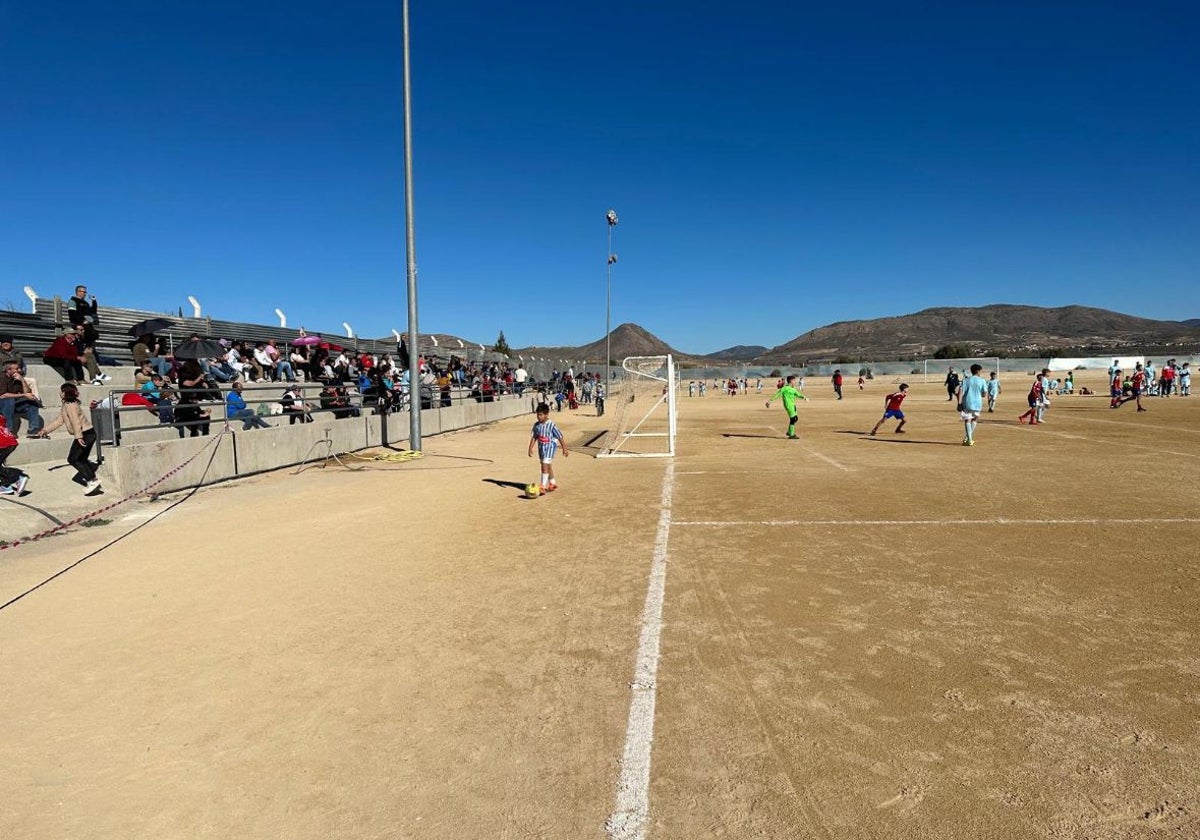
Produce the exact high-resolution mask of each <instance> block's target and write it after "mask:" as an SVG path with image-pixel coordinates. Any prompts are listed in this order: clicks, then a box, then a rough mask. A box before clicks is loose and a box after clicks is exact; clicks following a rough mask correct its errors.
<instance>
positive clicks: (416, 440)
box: [402, 0, 421, 452]
mask: <svg viewBox="0 0 1200 840" xmlns="http://www.w3.org/2000/svg"><path fill="white" fill-rule="evenodd" d="M402 9H403V16H404V246H405V251H406V252H407V254H408V448H409V449H411V450H412V451H414V452H420V451H421V397H420V395H421V370H420V365H419V364H418V363H417V360H418V359H420V357H421V354H420V352H419V351H418V349H417V346H418V345H417V243H416V233H415V228H414V225H413V174H412V77H411V73H410V70H409V61H408V0H403V4H402Z"/></svg>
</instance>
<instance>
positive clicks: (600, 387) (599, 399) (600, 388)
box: [595, 382, 704, 417]
mask: <svg viewBox="0 0 1200 840" xmlns="http://www.w3.org/2000/svg"><path fill="white" fill-rule="evenodd" d="M605 393H606V392H605V390H604V383H603V382H597V383H596V392H595V394H596V416H597V417H603V416H604V395H605ZM700 396H704V383H703V382H701V383H700Z"/></svg>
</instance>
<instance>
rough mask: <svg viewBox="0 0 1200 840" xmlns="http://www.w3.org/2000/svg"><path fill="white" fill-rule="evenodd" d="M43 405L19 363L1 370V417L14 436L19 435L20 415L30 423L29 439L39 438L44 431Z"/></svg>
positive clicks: (9, 362) (5, 364)
mask: <svg viewBox="0 0 1200 840" xmlns="http://www.w3.org/2000/svg"><path fill="white" fill-rule="evenodd" d="M41 405H42V403H41V400H39V399H38V398H37V397H36V396H34V394H33V389H32V388H31V387H30V386H29V383H28V382H27V381H26V380H25V377H23V376H22V375H21V370H20V368H19V367H18V366H17V363H16V362H14V361H8V362H5V363H4V368H3V370H0V416H2V417H3V418H4V422H5V424H6V425H7V426H8V428H9V430H10V431H11V432H12V433H13V434H14V435H15V434H16V433H17V416H18V415H20V416H21V417H24V418H25V419H26V420H27V421H28V422H29V431H28V435H29V437H31V438H32V437H38V433H39V432H41V430H42V415H41V413H40V412H39V411H38V409H39V408H41Z"/></svg>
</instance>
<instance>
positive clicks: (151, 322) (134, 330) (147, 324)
mask: <svg viewBox="0 0 1200 840" xmlns="http://www.w3.org/2000/svg"><path fill="white" fill-rule="evenodd" d="M173 326H175V322H174V321H172V320H170V319H169V318H147V319H146V320H145V321H138V322H137V323H136V324H134V325H133V326H132V327H130V328H129V334H130V335H132V336H139V335H147V334H149V333H156V332H158V331H159V330H165V329H169V328H171V327H173Z"/></svg>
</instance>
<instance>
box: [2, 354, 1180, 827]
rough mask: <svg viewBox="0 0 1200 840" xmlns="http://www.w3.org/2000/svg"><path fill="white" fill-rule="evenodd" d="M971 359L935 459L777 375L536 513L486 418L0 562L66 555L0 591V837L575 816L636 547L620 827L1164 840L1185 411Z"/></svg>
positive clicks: (693, 411) (519, 454) (921, 391)
mask: <svg viewBox="0 0 1200 840" xmlns="http://www.w3.org/2000/svg"><path fill="white" fill-rule="evenodd" d="M1005 384H1006V386H1007V388H1006V392H1005V393H1004V394H1003V396H1002V399H1001V404H1000V409H999V413H997V414H995V415H987V416H985V422H983V423H981V425H980V427H979V431H978V441H979V442H978V445H977V446H975V447H972V448H966V447H962V446H960V445H959V444H960V440H961V436H962V435H961V426H960V425H959V423H958V421H957V415H956V414H955V413H954V412H953V411H951V410H950V408H949V405H948V403H947V402H946V401H945V396H944V392H943V391H941V389H940V387H939V386H936V385H928V386H924V385H919V384H918V385H915V386H914V388H913V395H912V396H911V397H910V398H909V400H908V402H907V403H906V404H905V409H906V411H907V412H908V414H909V416H910V423H909V426H908V431H909V433H908V434H907V435H902V436H897V435H893V434H892V433H891V428H892V426H893V425H894V424H893V423H889V425H888V426H887V427H886V431H884V432H881V433H880V436H879V437H877V438H875V439H870V438H867V437H865V435H864V432H866V431H867V430H869V428H870V427H871V425H873V423H874V421H875V419H877V417H878V415H879V414H880V413H881V409H882V395H883V394H884V393H885V392H886V391H887V390H889V389H890V388H891V387H893V383H891V382H884V381H873V382H871V383H869V385H868V389H867V390H866V391H864V392H859V391H858V390H857V389H856V388H854V387H853V386H851V387H850V388H848V389H847V398H846V399H845V400H843V401H841V402H837V401H835V400H833V399H832V398H831V394H830V393H829V389H828V386H827V385H826V384H825V383H824V382H816V381H810V382H809V388H808V392H809V394H810V396H812V397H813V399H812V400H810V401H809V402H807V403H802V404H801V408H800V416H801V425H800V429H801V433H802V438H801V440H799V441H797V442H788V441H785V440H783V438H782V434H783V430H784V415H783V412H782V410H781V409H780V408H779V407H778V406H773V407H772V408H770V409H768V408H765V407H764V406H763V400H764V399H765V397H766V396H767V395H768V394H769V389H767V392H766V393H764V394H763V395H762V396H761V397H760V396H757V395H754V394H751V395H748V396H741V397H735V398H729V397H722V396H718V395H715V394H712V393H711V392H710V394H709V395H708V396H707V397H705V398H704V399H699V398H695V399H688V398H687V397H686V396H684V397H682V398H681V399H680V406H681V419H680V434H681V438H680V452H679V455H678V456H677V457H676V458H674V459H671V460H670V461H669V462H668V461H666V460H649V459H638V460H623V461H611V460H596V459H594V458H592V457H590V454H589V452H588V451H587V450H585V449H579V450H576V451H575V452H574V453H573V455H572V457H570V458H567V459H562V458H561V457H560V459H559V461H558V463H557V469H558V471H559V474H560V478H561V484H562V487H561V489H560V490H559V491H558V492H557V493H555V494H553V495H550V496H548V497H545V498H542V499H537V500H526V499H524V498H522V497H521V494H520V492H519V490H518V488H517V485H523V484H524V483H526V482H528V481H530V480H533V478H534V476H535V474H536V467H535V465H534V462H533V461H532V460H531V459H528V458H527V457H526V455H525V447H526V441H527V435H528V429H529V422H528V421H524V420H513V421H507V422H505V423H501V424H497V425H495V426H492V427H488V428H485V429H482V430H475V431H468V432H462V433H457V434H453V435H447V436H444V437H438V438H430V439H428V440H427V441H426V446H425V449H426V457H425V458H423V459H421V460H419V461H413V462H408V463H382V462H376V463H372V464H369V465H367V466H369V468H368V469H364V470H357V471H355V470H350V469H345V468H343V467H341V466H339V465H337V464H332V465H330V466H329V467H328V468H325V469H320V468H310V469H306V470H304V471H303V472H301V473H299V474H295V471H294V470H292V471H281V472H280V473H276V474H273V475H268V476H260V477H257V478H253V479H249V480H246V481H241V482H237V483H230V484H225V485H221V486H218V487H215V488H210V489H206V490H203V491H201V492H200V493H197V494H195V495H194V496H192V497H191V498H188V499H186V500H185V501H183V502H182V503H181V504H179V505H178V506H176V507H174V508H171V509H170V510H165V509H164V508H165V506H164V505H163V504H158V505H155V506H150V505H146V506H133V507H131V508H130V509H128V510H125V509H122V511H121V513H120V514H119V515H118V516H117V517H116V518H115V519H114V521H113V522H112V523H111V524H109V525H106V526H103V527H98V528H87V529H79V530H76V531H72V532H71V533H69V534H67V535H65V536H59V537H54V538H52V539H48V540H44V541H41V542H37V543H33V544H29V545H24V546H20V547H18V548H17V549H14V550H12V551H8V552H0V603H3V602H8V601H10V599H12V598H14V597H15V596H17V595H20V594H21V593H24V592H28V591H29V590H30V589H31V588H32V587H34V586H36V585H38V584H39V583H42V582H44V581H46V580H47V579H48V578H50V577H51V576H52V575H54V574H55V573H56V572H59V571H60V570H63V569H66V568H67V567H69V566H72V564H76V563H77V562H78V561H80V560H81V559H84V558H86V559H84V560H83V562H81V563H78V565H74V566H73V568H70V570H69V571H66V572H65V573H64V574H62V575H60V576H59V577H57V578H55V579H54V580H52V581H50V582H49V583H46V584H45V585H44V586H42V587H41V588H39V589H36V590H35V591H32V592H30V594H28V595H26V596H25V597H23V598H21V599H20V600H18V601H16V602H14V603H12V604H11V605H10V606H8V607H5V608H4V609H2V610H0V662H2V664H3V668H4V674H5V680H4V691H3V692H2V694H0V715H2V717H3V719H4V721H5V722H6V724H7V727H8V730H9V732H8V736H7V737H6V738H5V739H3V742H0V743H2V745H0V790H3V791H4V796H3V798H2V800H0V837H5V838H62V837H72V838H112V837H122V838H200V837H221V838H228V837H238V838H278V837H287V838H329V837H346V838H377V837H378V838H438V840H443V839H444V840H450V839H451V838H455V839H456V840H457V839H458V838H535V837H536V838H579V837H597V838H602V837H604V836H605V823H606V820H608V819H609V817H610V815H611V814H612V812H613V810H614V803H615V795H616V788H617V781H618V776H619V774H620V772H621V757H622V754H623V750H624V749H625V747H626V727H627V720H628V717H629V713H630V700H631V696H633V694H634V693H636V692H637V691H638V689H637V688H634V689H631V687H630V683H631V681H632V680H633V678H634V664H635V660H636V659H637V657H638V656H639V651H640V650H642V647H643V643H642V642H641V641H640V638H641V634H642V631H643V628H642V611H643V604H644V602H645V600H646V595H647V581H648V575H649V574H650V572H651V569H652V564H653V558H654V556H655V541H656V538H658V539H660V542H662V548H663V550H664V551H665V554H664V558H665V561H666V565H665V569H666V572H665V574H666V578H665V581H666V586H665V598H664V601H663V606H662V617H663V626H662V629H661V637H660V643H661V659H660V660H659V662H658V669H657V683H656V686H655V687H654V696H655V698H656V701H657V708H656V710H655V713H654V716H653V725H654V730H653V757H652V765H651V773H650V779H649V786H648V789H647V791H646V796H647V799H646V801H647V802H648V814H647V819H646V821H645V823H644V824H643V825H642V826H641V829H640V830H639V832H638V833H636V834H633V835H630V836H645V837H650V838H656V839H657V838H664V839H665V838H697V837H735V838H741V837H769V838H782V837H787V838H792V837H795V838H810V837H811V838H908V837H937V838H946V837H971V838H1024V837H1030V838H1127V837H1189V838H1191V837H1197V836H1200V799H1198V798H1197V793H1196V792H1197V791H1198V790H1200V726H1198V724H1200V654H1197V632H1196V627H1197V619H1198V618H1200V614H1198V613H1200V599H1198V597H1197V594H1196V587H1195V580H1196V577H1197V566H1198V565H1200V561H1198V559H1197V558H1198V556H1200V551H1198V543H1200V513H1198V512H1197V510H1196V499H1197V489H1198V487H1200V482H1198V480H1197V467H1198V466H1200V464H1198V459H1200V422H1197V421H1198V420H1200V400H1197V401H1195V402H1193V401H1191V400H1186V399H1178V398H1172V399H1169V400H1159V399H1149V400H1147V405H1148V407H1149V408H1150V411H1149V412H1148V413H1146V414H1141V415H1137V414H1134V413H1133V410H1132V408H1133V407H1132V406H1131V405H1130V406H1125V407H1124V408H1123V409H1121V410H1120V411H1110V410H1109V409H1108V408H1107V398H1106V397H1097V398H1081V397H1062V398H1060V399H1058V400H1056V401H1055V403H1054V406H1053V408H1052V410H1051V413H1050V417H1049V419H1050V422H1049V423H1047V424H1046V425H1045V426H1041V427H1038V428H1036V429H1031V428H1028V427H1025V426H1020V425H1018V424H1017V423H1016V422H1015V419H1014V418H1015V416H1016V414H1017V413H1018V412H1019V411H1020V410H1022V409H1023V401H1024V400H1023V396H1024V391H1025V390H1026V389H1027V386H1028V379H1027V378H1021V377H1017V376H1013V375H1009V376H1006V377H1005ZM1089 384H1094V383H1089ZM684 393H685V394H686V390H685V391H684ZM555 419H559V420H560V422H561V425H562V426H563V427H564V429H565V431H566V433H567V436H568V440H569V441H572V442H574V443H576V444H579V443H582V442H583V441H586V440H589V439H591V438H592V437H594V435H595V434H596V433H598V432H599V431H602V430H603V429H604V428H605V423H604V421H602V420H598V419H597V418H595V417H593V416H591V412H590V410H589V409H588V408H587V407H584V408H583V409H582V410H581V411H580V412H578V413H567V412H564V413H563V414H562V415H561V416H559V415H556V418H555ZM355 465H356V466H358V465H361V462H359V463H356V464H355ZM667 483H669V484H670V487H671V490H672V492H671V493H670V494H669V497H670V500H671V501H670V508H669V510H668V512H667V515H666V516H665V517H664V516H663V513H662V510H663V500H664V485H665V484H667ZM176 498H179V497H176ZM165 501H170V500H169V499H168V500H165ZM154 514H159V515H158V516H157V518H154V519H152V520H151V519H149V517H150V516H153V515H154ZM664 523H665V525H664ZM137 526H142V527H140V528H138V529H137V530H136V531H133V529H134V528H135V527H137ZM131 531H132V533H131ZM118 538H122V539H120V540H119V541H117V542H115V543H113V541H114V540H118ZM664 538H665V541H664ZM110 543H111V544H110Z"/></svg>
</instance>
